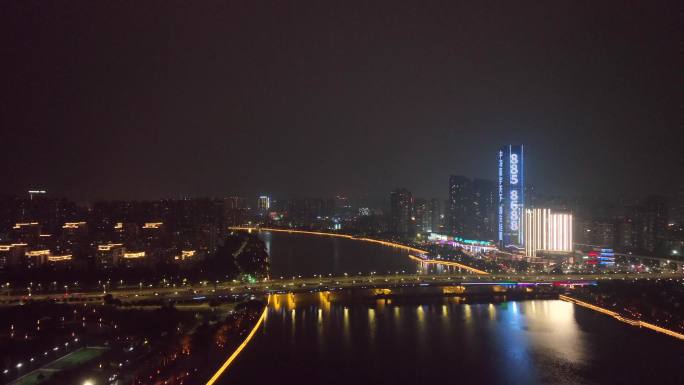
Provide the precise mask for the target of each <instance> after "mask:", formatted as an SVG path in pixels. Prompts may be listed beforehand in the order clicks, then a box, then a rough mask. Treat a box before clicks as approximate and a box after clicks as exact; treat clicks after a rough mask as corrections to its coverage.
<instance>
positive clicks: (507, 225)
mask: <svg viewBox="0 0 684 385" xmlns="http://www.w3.org/2000/svg"><path fill="white" fill-rule="evenodd" d="M498 170H499V173H498V174H499V175H498V191H497V192H498V195H499V199H498V201H499V208H498V236H499V237H498V238H499V243H500V246H501V247H507V246H511V245H513V246H520V245H522V244H523V242H524V239H525V238H524V235H523V233H524V229H523V226H522V220H523V212H524V211H523V209H524V207H525V188H524V186H525V163H524V159H523V146H522V145H507V146H503V147H501V149H500V150H499V153H498Z"/></svg>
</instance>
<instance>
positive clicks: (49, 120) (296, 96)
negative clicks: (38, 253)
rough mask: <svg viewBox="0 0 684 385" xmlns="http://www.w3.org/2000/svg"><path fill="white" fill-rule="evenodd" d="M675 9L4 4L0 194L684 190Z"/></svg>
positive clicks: (0, 9) (679, 14)
mask: <svg viewBox="0 0 684 385" xmlns="http://www.w3.org/2000/svg"><path fill="white" fill-rule="evenodd" d="M682 4H684V3H683V2H682V1H681V0H677V1H630V2H627V1H617V2H612V1H586V2H585V1H565V2H563V1H551V2H549V1H539V2H524V1H500V2H489V1H472V2H460V1H455V0H451V1H445V2H437V1H427V2H425V1H416V2H408V1H397V0H393V1H364V2H358V3H357V2H351V1H339V2H334V3H333V2H327V1H320V0H318V1H311V2H309V1H299V0H297V1H277V2H261V1H241V2H230V1H179V2H171V1H160V2H157V1H141V0H138V1H131V2H120V1H116V2H114V1H108V2H105V1H84V2H81V1H54V2H53V1H35V2H34V1H25V0H17V1H13V0H5V1H2V2H1V3H0V47H1V48H0V49H1V50H2V55H1V56H0V58H1V59H0V60H1V62H0V67H1V68H0V70H1V73H2V83H0V85H1V86H0V129H1V142H2V150H1V151H0V161H1V164H0V167H1V168H0V170H1V175H2V181H3V182H2V185H1V187H0V190H1V191H0V192H2V193H17V192H23V191H25V190H27V189H28V188H30V187H41V188H47V189H48V190H50V191H51V192H54V193H55V194H57V195H65V196H68V197H71V198H73V199H76V200H93V199H101V198H158V197H177V196H180V195H193V196H198V195H199V196H206V195H211V196H224V195H228V194H233V193H240V194H257V193H272V194H282V193H295V194H301V195H306V196H327V195H332V194H334V193H337V192H343V193H347V194H350V195H355V194H361V193H365V192H369V193H372V194H385V193H387V192H388V191H389V190H390V189H392V188H394V187H397V186H405V187H407V188H409V189H411V190H413V191H414V192H415V194H416V195H419V196H426V197H430V196H437V197H445V196H446V195H447V181H448V176H449V174H464V175H469V176H478V177H487V178H492V179H493V178H494V176H495V172H496V168H495V167H496V163H495V160H496V159H495V156H496V150H497V148H498V147H499V146H500V145H503V144H507V143H522V144H525V145H526V162H527V170H526V172H527V179H528V182H530V183H533V184H534V185H535V186H536V187H537V189H538V190H539V191H541V192H544V193H548V194H565V195H580V194H581V195H583V194H608V195H611V194H623V193H629V194H644V193H648V192H654V191H662V192H668V191H671V190H673V189H680V188H682V176H681V175H682V171H681V170H682V169H683V168H684V154H683V153H682V147H683V144H684V140H683V139H682V134H681V131H682V130H684V106H683V101H684V91H683V90H684V75H683V74H684V44H683V41H684V34H683V31H684V28H683V26H682V20H683V18H684V6H683V5H682Z"/></svg>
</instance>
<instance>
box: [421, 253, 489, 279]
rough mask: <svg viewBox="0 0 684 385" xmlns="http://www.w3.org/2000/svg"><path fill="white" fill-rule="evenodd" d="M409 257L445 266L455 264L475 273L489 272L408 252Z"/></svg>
mask: <svg viewBox="0 0 684 385" xmlns="http://www.w3.org/2000/svg"><path fill="white" fill-rule="evenodd" d="M409 258H411V259H413V260H416V261H420V262H424V263H435V264H440V265H445V266H456V267H460V268H461V269H465V270H468V271H471V272H473V273H475V274H482V275H489V273H488V272H486V271H484V270H478V269H476V268H474V267H470V266H466V265H462V264H460V263H458V262H450V261H439V260H434V259H422V258H418V257H416V256H413V255H410V254H409Z"/></svg>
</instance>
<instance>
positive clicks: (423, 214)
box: [413, 198, 431, 233]
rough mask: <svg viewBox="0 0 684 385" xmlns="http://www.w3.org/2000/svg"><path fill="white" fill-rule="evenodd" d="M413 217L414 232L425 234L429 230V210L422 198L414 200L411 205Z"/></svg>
mask: <svg viewBox="0 0 684 385" xmlns="http://www.w3.org/2000/svg"><path fill="white" fill-rule="evenodd" d="M413 216H414V217H415V221H414V223H415V226H416V231H417V232H419V233H426V232H429V231H431V229H430V208H429V206H428V202H427V201H426V200H425V199H422V198H416V200H415V202H414V205H413Z"/></svg>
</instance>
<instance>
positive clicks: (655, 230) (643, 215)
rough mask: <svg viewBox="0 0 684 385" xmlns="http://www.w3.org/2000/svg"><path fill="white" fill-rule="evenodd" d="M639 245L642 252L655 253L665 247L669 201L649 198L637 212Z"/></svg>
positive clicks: (659, 197) (656, 197)
mask: <svg viewBox="0 0 684 385" xmlns="http://www.w3.org/2000/svg"><path fill="white" fill-rule="evenodd" d="M637 226H638V231H637V245H638V249H639V250H640V251H645V252H649V253H653V252H656V251H658V249H659V248H661V247H663V245H664V243H665V240H666V236H667V199H666V198H665V197H661V196H655V195H652V196H649V197H647V198H646V199H644V201H643V202H642V203H641V205H640V206H639V209H638V211H637Z"/></svg>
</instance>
